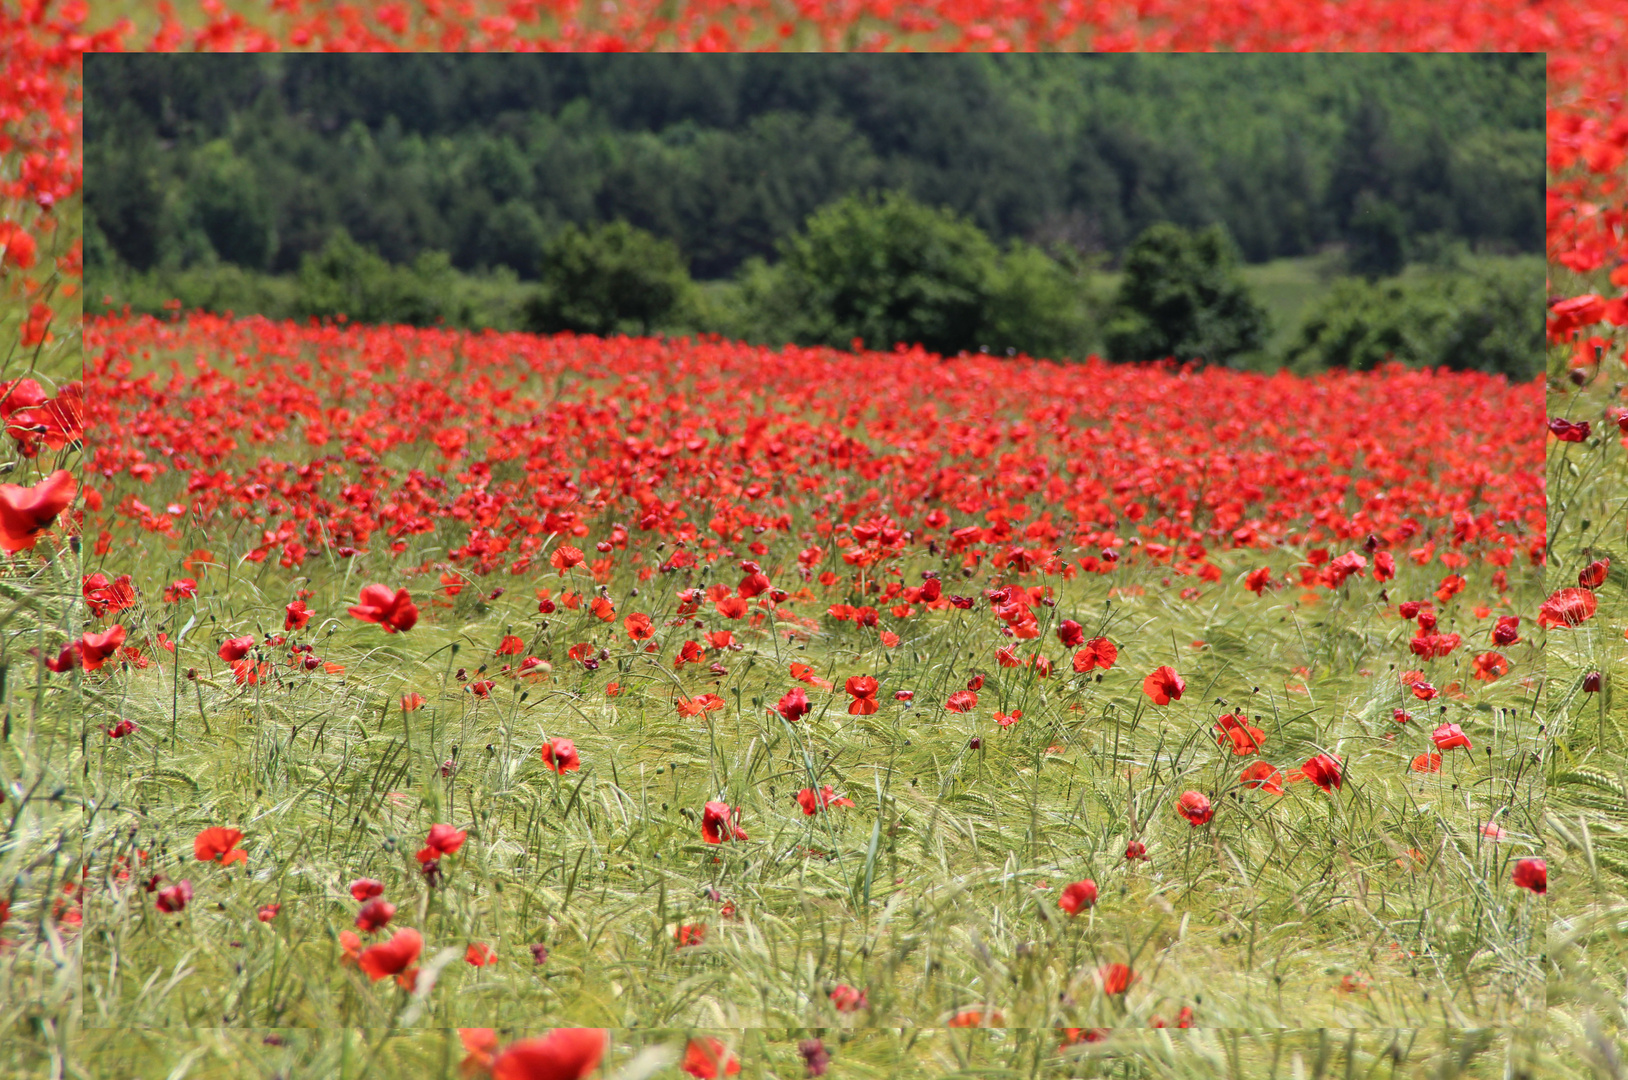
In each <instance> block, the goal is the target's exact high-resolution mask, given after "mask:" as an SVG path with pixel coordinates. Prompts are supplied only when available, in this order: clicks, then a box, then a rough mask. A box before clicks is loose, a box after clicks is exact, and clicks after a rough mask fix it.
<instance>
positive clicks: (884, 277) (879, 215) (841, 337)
mask: <svg viewBox="0 0 1628 1080" xmlns="http://www.w3.org/2000/svg"><path fill="white" fill-rule="evenodd" d="M780 255H781V259H780V261H779V262H778V263H776V264H775V265H774V266H768V265H765V264H764V263H762V262H761V261H749V262H748V264H747V265H746V267H744V268H743V271H742V273H741V275H740V293H739V296H738V298H737V301H736V303H735V305H734V307H733V312H734V318H735V329H737V330H738V331H741V332H742V335H743V336H745V337H747V338H749V339H752V340H756V341H780V342H784V341H796V342H798V343H800V344H805V345H821V344H823V345H831V346H835V347H839V348H846V347H847V346H849V345H850V344H851V343H852V342H853V341H854V340H855V339H859V340H860V341H861V342H863V344H864V345H865V347H867V348H872V349H887V348H890V347H892V346H893V345H895V344H898V343H901V342H903V343H905V344H920V345H921V346H922V347H923V348H925V349H928V350H929V351H931V352H936V353H939V354H941V355H954V354H955V353H957V352H960V351H961V350H963V349H965V350H969V351H976V350H978V349H979V348H982V347H988V348H990V349H991V350H995V351H1007V350H1010V351H1013V352H1023V353H1027V354H1029V355H1031V356H1063V355H1067V354H1069V353H1070V352H1072V351H1074V350H1075V349H1076V348H1077V346H1078V343H1079V341H1080V339H1081V337H1082V335H1083V330H1084V327H1083V318H1082V316H1081V313H1080V301H1079V294H1080V287H1079V284H1078V282H1077V281H1076V280H1075V279H1074V277H1073V276H1072V275H1070V274H1069V272H1068V271H1067V270H1065V269H1064V268H1063V267H1062V266H1060V265H1059V264H1058V263H1056V262H1054V261H1053V260H1052V259H1050V258H1049V257H1047V256H1046V255H1045V254H1044V253H1043V252H1041V251H1040V250H1039V249H1037V248H1034V247H1031V246H1029V245H1027V244H1023V243H1019V242H1014V243H1013V244H1012V246H1011V247H1010V248H1009V249H1008V250H1007V252H1006V253H1005V254H1004V255H1003V254H1002V252H1001V250H1000V249H999V248H998V247H996V246H995V243H994V241H992V240H990V238H989V237H988V236H987V235H985V234H984V232H983V230H981V229H979V228H978V227H977V226H976V225H974V224H973V223H972V222H970V221H968V220H966V219H964V218H961V217H959V216H957V215H956V214H955V213H953V212H952V211H950V210H947V209H935V208H932V207H928V206H924V205H922V204H921V203H918V202H916V201H915V200H914V199H912V198H910V197H909V196H908V195H906V194H904V193H902V192H888V193H886V194H882V195H876V194H871V195H868V196H850V197H848V198H845V199H841V200H838V201H837V202H834V203H831V204H829V205H827V206H825V207H823V208H821V209H820V210H818V211H816V212H815V213H814V214H812V215H811V216H810V217H809V219H808V220H807V222H805V223H804V226H803V228H802V230H801V231H800V232H798V233H796V234H794V235H792V236H791V237H788V238H787V239H785V240H783V241H782V242H781V243H780Z"/></svg>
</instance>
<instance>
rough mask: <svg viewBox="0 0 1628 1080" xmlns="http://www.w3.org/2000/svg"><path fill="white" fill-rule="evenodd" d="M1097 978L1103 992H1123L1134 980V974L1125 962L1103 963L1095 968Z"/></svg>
mask: <svg viewBox="0 0 1628 1080" xmlns="http://www.w3.org/2000/svg"><path fill="white" fill-rule="evenodd" d="M1097 980H1098V981H1099V982H1101V983H1102V992H1103V993H1104V994H1123V993H1124V992H1125V991H1127V990H1129V989H1130V988H1131V983H1133V982H1135V981H1136V974H1135V973H1134V972H1132V971H1131V969H1130V968H1129V967H1128V966H1127V965H1125V964H1104V965H1102V967H1100V968H1098V969H1097Z"/></svg>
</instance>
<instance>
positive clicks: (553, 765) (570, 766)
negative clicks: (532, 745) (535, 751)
mask: <svg viewBox="0 0 1628 1080" xmlns="http://www.w3.org/2000/svg"><path fill="white" fill-rule="evenodd" d="M543 764H544V765H547V766H548V767H549V768H550V769H553V770H554V771H555V772H556V773H559V774H560V775H561V776H564V775H565V774H566V773H568V772H574V771H576V770H578V769H580V768H582V759H581V758H579V757H578V756H577V745H576V743H574V742H572V741H571V740H570V739H550V740H548V742H546V743H544V744H543Z"/></svg>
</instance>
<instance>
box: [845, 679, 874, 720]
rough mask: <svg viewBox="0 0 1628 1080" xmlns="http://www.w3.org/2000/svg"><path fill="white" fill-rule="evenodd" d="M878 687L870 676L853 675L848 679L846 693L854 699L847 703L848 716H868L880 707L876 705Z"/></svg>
mask: <svg viewBox="0 0 1628 1080" xmlns="http://www.w3.org/2000/svg"><path fill="white" fill-rule="evenodd" d="M878 685H879V684H878V683H877V681H876V679H875V677H874V676H871V675H854V676H852V677H850V678H849V679H848V682H847V689H848V693H850V694H852V695H853V698H854V699H853V701H851V702H849V703H848V715H849V716H869V715H871V714H872V713H874V712H875V711H876V710H877V709H878V708H879V707H880V706H878V705H877V704H876V691H877V688H878Z"/></svg>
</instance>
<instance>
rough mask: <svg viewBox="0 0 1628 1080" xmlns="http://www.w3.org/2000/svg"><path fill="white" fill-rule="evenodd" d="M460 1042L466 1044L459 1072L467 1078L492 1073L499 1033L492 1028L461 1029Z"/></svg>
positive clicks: (459, 1030) (459, 1032)
mask: <svg viewBox="0 0 1628 1080" xmlns="http://www.w3.org/2000/svg"><path fill="white" fill-rule="evenodd" d="M458 1041H459V1042H461V1043H463V1044H464V1059H463V1061H462V1062H460V1063H459V1066H458V1070H459V1072H460V1073H462V1074H463V1076H465V1077H466V1078H468V1077H474V1076H477V1075H479V1074H481V1073H490V1072H491V1071H492V1058H493V1057H495V1056H496V1055H497V1032H496V1031H493V1030H492V1029H491V1028H459V1029H458Z"/></svg>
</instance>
